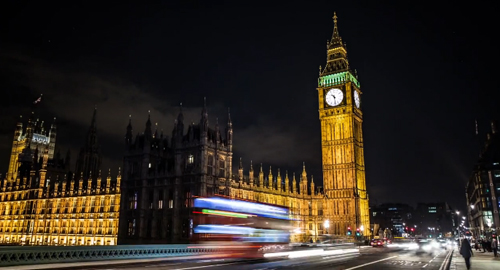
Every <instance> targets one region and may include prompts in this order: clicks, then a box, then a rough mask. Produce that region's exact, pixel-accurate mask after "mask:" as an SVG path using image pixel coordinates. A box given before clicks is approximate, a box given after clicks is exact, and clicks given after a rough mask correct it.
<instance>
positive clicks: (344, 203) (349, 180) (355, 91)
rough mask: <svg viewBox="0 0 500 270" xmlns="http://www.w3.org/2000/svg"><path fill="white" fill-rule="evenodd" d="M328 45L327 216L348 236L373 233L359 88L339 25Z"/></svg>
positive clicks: (324, 90)
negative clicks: (359, 230)
mask: <svg viewBox="0 0 500 270" xmlns="http://www.w3.org/2000/svg"><path fill="white" fill-rule="evenodd" d="M333 20H334V29H333V35H332V38H331V40H330V41H329V42H328V43H327V63H326V66H325V68H321V67H320V73H319V79H318V88H317V89H318V100H319V118H320V121H321V147H322V160H323V183H324V192H325V195H326V196H327V197H328V198H329V202H328V216H329V217H330V220H331V222H332V224H333V226H338V227H339V228H341V233H342V234H345V233H346V231H347V228H348V227H351V228H362V229H364V231H363V234H364V235H369V234H370V226H369V225H370V219H369V207H368V194H367V191H366V181H365V159H364V150H363V129H362V123H363V112H362V103H361V94H362V92H361V86H360V83H359V81H358V76H357V74H356V72H352V70H351V67H350V66H349V61H348V58H347V50H346V46H345V44H344V43H343V42H342V38H341V37H340V35H339V30H338V27H337V16H336V15H334V17H333Z"/></svg>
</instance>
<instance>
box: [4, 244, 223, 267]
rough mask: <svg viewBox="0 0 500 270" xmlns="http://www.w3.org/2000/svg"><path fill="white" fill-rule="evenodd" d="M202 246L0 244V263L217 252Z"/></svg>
mask: <svg viewBox="0 0 500 270" xmlns="http://www.w3.org/2000/svg"><path fill="white" fill-rule="evenodd" d="M220 251H222V249H220V248H217V247H206V246H203V245H118V246H71V247H68V246H58V247H53V246H51V247H48V246H44V247H24V246H23V247H12V246H9V247H0V266H17V265H34V264H46V263H69V262H82V261H101V260H124V259H147V258H161V257H181V256H194V255H202V254H210V253H215V252H220Z"/></svg>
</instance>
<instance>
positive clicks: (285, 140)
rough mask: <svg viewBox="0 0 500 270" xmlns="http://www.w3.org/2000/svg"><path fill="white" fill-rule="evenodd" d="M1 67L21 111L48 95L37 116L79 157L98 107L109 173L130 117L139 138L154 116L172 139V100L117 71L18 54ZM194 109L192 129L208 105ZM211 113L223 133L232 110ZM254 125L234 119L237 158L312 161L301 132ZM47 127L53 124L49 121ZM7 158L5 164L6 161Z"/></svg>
mask: <svg viewBox="0 0 500 270" xmlns="http://www.w3.org/2000/svg"><path fill="white" fill-rule="evenodd" d="M0 63H2V64H3V66H4V68H5V69H6V70H9V72H10V73H11V74H14V75H15V77H13V78H11V79H10V83H11V84H12V85H14V86H15V87H16V89H19V91H21V92H22V94H21V96H23V97H24V98H23V100H18V102H19V103H18V104H17V105H16V106H15V110H16V111H19V112H26V113H27V112H29V111H30V108H31V107H32V100H34V99H36V98H37V97H38V95H39V94H43V97H42V102H41V103H40V108H39V109H37V112H38V113H40V115H44V116H54V117H56V118H57V119H56V123H58V143H57V147H58V148H59V149H64V151H65V150H66V149H69V150H71V151H72V153H77V152H78V150H79V147H80V146H82V144H83V142H84V138H85V134H86V131H87V129H88V127H89V125H90V120H91V116H92V111H93V109H94V107H96V108H97V112H98V113H97V123H98V135H99V141H100V143H101V145H102V150H103V154H104V158H103V165H104V166H105V167H107V166H111V167H116V166H121V165H120V162H121V159H122V149H123V136H124V134H125V127H126V125H127V124H128V120H129V117H130V116H131V118H132V126H133V128H134V133H136V134H137V133H142V132H143V130H144V128H145V122H146V120H147V117H148V114H150V115H151V121H152V122H153V123H154V125H155V128H157V129H158V132H163V133H164V134H165V135H166V136H169V135H170V134H171V131H172V128H173V123H174V119H175V118H176V117H177V115H178V113H179V110H180V104H179V102H178V101H173V99H170V98H169V96H168V94H167V95H166V94H159V93H158V91H154V90H155V89H144V88H142V87H141V86H138V85H136V84H134V83H132V82H130V81H127V79H126V78H123V77H118V76H113V75H111V74H113V73H114V72H113V71H109V73H108V74H106V75H105V76H104V75H102V74H99V73H95V72H93V70H92V69H91V68H88V67H91V66H92V65H91V64H89V63H75V64H74V65H71V66H70V67H67V68H66V67H65V66H64V65H63V64H58V63H56V62H50V63H49V62H48V61H46V60H44V59H40V58H32V57H29V56H26V55H23V54H21V53H13V52H9V53H3V54H1V55H0ZM81 67H85V68H81ZM195 105H197V106H193V105H192V104H187V105H186V104H183V106H182V112H183V115H184V119H185V121H186V122H187V124H190V123H195V124H197V123H199V120H200V117H201V110H202V105H203V100H202V99H201V97H200V100H199V102H198V104H195ZM208 111H209V118H210V119H209V125H210V126H214V125H215V123H216V122H218V123H219V125H220V126H221V128H222V129H224V128H225V126H226V123H227V108H225V107H224V106H223V104H222V103H220V102H219V101H215V102H211V101H210V100H208ZM233 111H235V109H233ZM236 111H238V109H236ZM5 117H6V119H3V120H2V122H4V123H5V125H3V130H2V134H1V135H0V136H1V139H2V146H1V148H2V149H4V150H7V149H10V144H7V143H6V142H8V141H10V140H11V139H12V137H11V136H12V135H11V133H12V132H13V127H14V126H15V121H14V120H17V119H14V118H13V117H11V116H10V115H6V116H5ZM49 119H50V118H49ZM41 120H43V119H41ZM254 120H255V122H253V123H252V122H250V123H248V124H247V125H244V126H242V125H239V123H238V119H233V121H234V123H235V125H234V126H235V127H234V128H235V139H234V140H235V152H236V153H237V154H238V155H239V156H242V157H245V159H253V160H255V161H256V162H263V163H266V164H270V165H276V166H279V165H284V164H296V167H299V166H298V165H299V164H301V162H302V161H309V160H311V159H312V158H313V157H312V155H311V151H310V149H311V145H310V144H307V143H306V144H304V143H301V142H300V136H302V135H303V134H300V133H299V131H300V130H298V129H293V128H286V127H283V126H281V125H277V124H276V119H267V118H265V117H261V116H257V117H256V118H255V119H254ZM45 121H46V122H47V121H48V120H47V118H45ZM5 152H6V151H4V153H5ZM294 153H295V154H294ZM74 157H75V156H74ZM3 158H4V160H5V155H4V156H3ZM4 164H5V162H4ZM235 166H237V164H235Z"/></svg>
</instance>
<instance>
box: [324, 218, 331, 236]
mask: <svg viewBox="0 0 500 270" xmlns="http://www.w3.org/2000/svg"><path fill="white" fill-rule="evenodd" d="M324 227H325V230H326V234H328V228H330V221H329V220H328V219H327V220H325V224H324Z"/></svg>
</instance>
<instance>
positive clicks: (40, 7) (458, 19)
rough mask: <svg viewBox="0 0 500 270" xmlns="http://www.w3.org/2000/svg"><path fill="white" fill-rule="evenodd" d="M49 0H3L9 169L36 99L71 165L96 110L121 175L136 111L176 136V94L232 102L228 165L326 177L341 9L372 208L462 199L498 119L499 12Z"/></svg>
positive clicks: (4, 146)
mask: <svg viewBox="0 0 500 270" xmlns="http://www.w3.org/2000/svg"><path fill="white" fill-rule="evenodd" d="M49 2H50V1H4V2H2V3H1V5H2V7H1V8H0V10H1V11H0V18H1V19H0V20H1V21H0V27H1V29H0V30H1V31H0V33H1V38H0V87H1V89H2V98H1V99H0V105H1V109H0V110H1V114H0V171H1V172H6V170H7V167H8V160H9V155H10V147H11V144H12V137H13V133H14V128H15V126H16V122H17V121H18V119H19V115H24V118H25V119H27V116H28V115H29V113H30V112H31V110H32V109H31V108H30V107H31V105H32V103H33V101H34V100H35V99H36V98H38V97H39V96H40V94H43V98H42V102H41V103H40V104H39V107H38V108H37V115H39V117H40V119H41V120H45V122H49V123H50V122H51V121H52V119H53V117H57V120H56V121H57V124H58V137H57V147H58V148H59V149H60V150H61V153H62V154H63V155H64V154H65V153H66V151H67V150H68V149H70V150H71V151H72V153H73V156H72V158H73V161H76V154H77V152H78V150H79V148H80V147H81V146H83V144H84V141H85V136H86V133H87V129H88V127H89V125H90V121H91V116H92V112H93V109H94V106H97V124H98V136H99V140H100V143H101V146H102V153H103V157H104V162H103V170H107V168H108V167H111V169H112V172H114V173H116V171H117V168H118V167H119V166H121V160H122V154H123V149H124V134H125V128H126V125H127V123H128V119H129V115H132V124H133V128H134V133H139V132H143V130H144V127H145V122H146V120H147V117H148V110H150V111H151V119H152V121H153V123H158V130H160V129H162V130H163V131H164V133H165V135H171V131H172V128H173V122H174V117H175V116H176V115H177V114H178V112H179V104H180V103H181V102H182V104H183V112H184V119H185V121H187V122H195V123H198V122H199V119H200V113H201V107H202V106H203V97H206V99H207V105H208V109H209V118H210V125H211V126H212V127H213V126H214V125H215V122H216V117H218V118H219V120H218V121H219V124H220V125H221V126H222V127H224V126H225V124H226V121H227V108H228V107H229V108H230V109H231V118H232V120H233V126H234V162H233V163H234V164H233V165H235V166H236V165H237V160H238V159H239V158H240V157H242V158H243V163H244V165H245V173H247V171H248V166H249V163H250V160H253V163H254V164H259V163H263V164H264V166H265V171H266V173H267V172H268V171H269V166H272V167H273V168H274V169H277V168H281V170H282V173H283V171H284V170H285V169H288V171H289V172H291V171H295V172H297V173H299V172H300V171H301V167H302V162H305V163H306V169H307V172H308V174H309V175H311V174H312V175H314V179H315V182H316V185H322V184H321V183H318V182H320V181H321V148H320V122H319V118H318V101H317V91H316V87H317V78H318V67H319V65H322V66H324V65H325V63H326V41H327V40H328V39H330V37H331V34H332V30H333V21H332V16H333V12H334V11H336V12H337V16H338V21H339V31H340V35H341V36H342V39H343V41H344V42H346V43H347V51H348V53H349V61H350V65H351V67H352V68H354V69H356V70H357V72H358V75H359V80H360V82H361V90H362V91H363V96H362V104H363V105H362V106H363V112H364V140H365V141H364V143H365V162H366V181H367V185H368V192H369V194H370V199H371V203H384V202H400V203H409V204H415V203H417V202H442V201H447V202H448V203H449V204H451V206H452V207H456V208H458V209H459V210H462V209H464V208H465V194H464V193H465V191H464V185H465V183H466V181H467V179H468V177H469V175H470V174H471V170H472V167H473V165H474V163H475V161H476V160H477V157H478V152H479V145H480V143H482V142H483V141H484V139H485V138H486V132H488V131H489V121H490V120H491V119H500V117H499V116H500V110H499V108H498V106H497V105H498V101H499V98H500V91H499V90H498V83H497V82H496V80H495V77H496V76H498V75H497V74H498V66H497V63H498V60H499V53H498V46H495V48H494V44H495V45H496V44H497V43H494V42H493V40H496V39H497V36H498V29H497V28H496V27H495V26H496V25H497V24H498V22H497V21H496V19H495V18H496V17H497V14H496V13H494V10H495V8H494V7H493V6H487V5H484V4H482V5H477V6H475V5H472V4H471V3H470V2H464V5H463V6H457V2H454V3H453V4H454V6H436V5H432V6H430V5H425V6H424V5H421V6H419V5H414V6H408V5H405V4H401V3H399V4H395V5H387V6H384V5H381V4H379V3H378V2H377V1H366V2H367V3H369V4H365V3H364V4H361V2H358V3H355V2H354V1H324V2H320V1H304V2H303V3H299V2H296V3H295V2H293V1H287V2H282V3H279V4H278V3H275V2H277V1H265V2H259V1H248V2H246V3H245V2H243V1H228V2H227V3H224V2H218V1H187V0H186V1H137V2H136V4H130V3H120V4H110V3H104V1H99V2H95V3H94V2H92V1H85V2H79V1H65V2H61V1H57V3H54V4H49ZM111 2H116V1H111ZM125 2H127V1H125ZM345 2H349V4H347V3H345ZM351 2H354V3H351ZM370 2H373V3H370ZM403 2H404V1H403ZM244 3H245V4H244ZM272 3H275V4H272ZM415 3H420V2H415ZM488 3H489V2H488ZM475 119H477V120H478V127H479V136H476V135H475ZM73 166H74V164H73ZM274 174H276V171H274Z"/></svg>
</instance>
